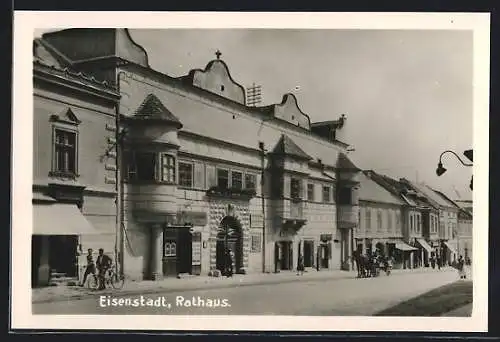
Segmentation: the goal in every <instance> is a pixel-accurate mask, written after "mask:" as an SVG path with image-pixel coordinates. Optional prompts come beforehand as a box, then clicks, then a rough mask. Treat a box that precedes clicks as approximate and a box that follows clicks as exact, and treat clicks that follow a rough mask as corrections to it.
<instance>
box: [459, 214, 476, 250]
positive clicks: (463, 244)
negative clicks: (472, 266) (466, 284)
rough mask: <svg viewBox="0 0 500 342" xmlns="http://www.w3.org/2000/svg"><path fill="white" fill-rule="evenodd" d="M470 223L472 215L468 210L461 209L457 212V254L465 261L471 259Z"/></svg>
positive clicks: (471, 231)
mask: <svg viewBox="0 0 500 342" xmlns="http://www.w3.org/2000/svg"><path fill="white" fill-rule="evenodd" d="M472 221H473V218H472V213H470V212H469V211H468V210H464V209H461V210H460V211H459V212H458V235H457V246H458V254H459V255H461V256H463V257H464V258H465V259H472V250H473V248H472V247H473V246H472V236H473V230H472V227H473V225H472V224H473V222H472Z"/></svg>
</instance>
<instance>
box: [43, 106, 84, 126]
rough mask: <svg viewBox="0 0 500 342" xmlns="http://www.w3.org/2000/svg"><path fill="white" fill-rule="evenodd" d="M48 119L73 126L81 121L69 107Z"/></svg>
mask: <svg viewBox="0 0 500 342" xmlns="http://www.w3.org/2000/svg"><path fill="white" fill-rule="evenodd" d="M50 121H52V122H59V123H63V124H68V125H74V126H78V125H79V124H80V123H81V121H80V120H79V119H78V117H77V116H76V115H75V113H74V112H73V110H71V108H66V109H65V110H63V111H62V112H61V113H59V114H54V115H52V116H51V117H50Z"/></svg>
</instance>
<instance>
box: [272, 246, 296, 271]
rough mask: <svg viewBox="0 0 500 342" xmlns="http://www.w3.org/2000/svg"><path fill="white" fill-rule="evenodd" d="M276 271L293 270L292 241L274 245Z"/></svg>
mask: <svg viewBox="0 0 500 342" xmlns="http://www.w3.org/2000/svg"><path fill="white" fill-rule="evenodd" d="M274 252H275V263H276V269H277V270H282V271H290V270H293V247H292V242H291V241H278V242H276V243H275V245H274Z"/></svg>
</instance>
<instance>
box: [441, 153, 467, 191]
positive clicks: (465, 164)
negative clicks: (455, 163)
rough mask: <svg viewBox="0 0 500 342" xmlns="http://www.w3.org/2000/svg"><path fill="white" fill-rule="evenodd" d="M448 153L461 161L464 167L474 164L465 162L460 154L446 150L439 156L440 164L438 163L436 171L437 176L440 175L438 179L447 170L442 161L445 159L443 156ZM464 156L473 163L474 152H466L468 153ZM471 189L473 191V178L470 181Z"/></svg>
mask: <svg viewBox="0 0 500 342" xmlns="http://www.w3.org/2000/svg"><path fill="white" fill-rule="evenodd" d="M446 153H451V154H453V155H454V156H455V157H457V159H458V160H459V161H460V163H462V165H464V166H472V163H470V164H469V163H466V162H464V161H463V160H462V159H461V158H460V157H459V156H458V154H456V153H455V152H453V151H451V150H446V151H444V152H443V153H441V155H440V156H439V162H438V166H437V169H436V174H437V175H438V177H440V176H442V175H443V174H444V173H445V172H446V168H445V167H444V166H443V163H442V161H441V159H442V158H443V155H444V154H446ZM464 156H466V157H467V159H469V160H470V161H471V162H472V159H473V156H472V150H466V151H464ZM469 187H470V189H471V190H472V177H471V179H470V184H469Z"/></svg>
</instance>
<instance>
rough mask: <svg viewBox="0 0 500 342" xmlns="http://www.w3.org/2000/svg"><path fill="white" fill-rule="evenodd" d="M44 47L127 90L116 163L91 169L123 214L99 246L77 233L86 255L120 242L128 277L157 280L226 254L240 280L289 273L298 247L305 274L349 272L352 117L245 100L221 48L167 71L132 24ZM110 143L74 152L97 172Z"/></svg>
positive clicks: (213, 264)
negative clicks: (192, 64) (102, 170)
mask: <svg viewBox="0 0 500 342" xmlns="http://www.w3.org/2000/svg"><path fill="white" fill-rule="evenodd" d="M40 41H41V42H39V43H42V44H43V46H44V48H45V52H46V53H48V54H50V56H51V57H50V58H54V59H55V60H57V62H58V63H59V64H60V65H59V67H61V68H62V67H64V68H68V69H71V70H76V71H78V72H81V73H84V74H87V75H92V77H93V79H94V80H95V79H97V80H100V81H102V82H105V84H106V85H110V86H111V87H112V88H113V89H114V91H116V93H117V94H118V97H117V99H116V100H113V101H116V110H115V112H114V113H108V112H107V113H106V114H105V115H104V114H103V117H105V118H106V120H103V121H102V125H103V130H104V127H108V128H110V127H112V128H113V129H114V130H115V132H114V133H115V135H114V138H113V139H108V140H106V139H105V141H106V142H107V143H110V141H111V142H112V144H111V145H113V143H114V145H113V146H112V147H113V148H114V152H113V153H112V154H111V155H112V156H113V157H114V158H115V164H114V165H115V168H114V169H113V170H115V171H113V172H110V173H108V174H106V175H105V176H104V174H103V175H101V174H96V177H97V178H99V177H103V179H96V178H90V177H85V176H84V175H81V179H82V180H85V179H87V180H88V182H89V183H95V182H103V183H105V184H109V186H108V185H106V186H108V187H109V194H108V196H107V198H108V197H114V198H115V201H111V200H107V201H103V202H102V206H101V208H100V210H105V211H107V212H110V213H111V212H115V213H116V216H114V217H115V220H114V221H113V220H109V221H108V222H109V227H103V226H102V225H100V226H98V227H94V229H95V231H96V232H94V233H93V234H94V235H95V234H99V231H100V230H101V231H102V232H106V234H105V235H103V240H102V241H99V239H96V238H92V239H85V238H81V239H80V241H79V244H80V246H79V250H80V251H83V252H82V254H84V251H86V250H87V249H88V248H93V249H94V250H97V249H98V248H100V247H101V245H103V246H104V245H106V246H113V245H114V246H115V248H113V249H114V250H113V249H111V250H109V249H110V248H107V252H109V253H110V254H112V255H113V256H114V259H115V260H116V262H117V263H118V264H119V265H121V266H122V267H123V271H124V273H125V275H126V276H127V277H130V278H134V279H152V280H157V279H161V278H163V277H169V276H179V275H182V274H193V275H207V274H216V273H217V272H216V270H221V269H222V268H223V267H224V263H225V258H224V252H225V251H226V250H228V249H229V250H231V251H232V252H233V254H234V260H233V264H234V270H235V272H236V273H241V274H246V273H261V272H271V273H272V272H285V271H293V270H295V269H296V267H297V262H298V257H299V255H302V256H303V259H304V264H305V266H306V268H308V267H309V268H317V269H319V270H321V269H329V270H334V269H339V270H340V269H344V270H348V269H350V268H351V267H352V259H351V258H350V257H351V256H352V251H353V245H354V236H353V229H355V228H356V226H357V224H358V222H359V219H358V218H359V206H358V197H359V195H358V193H359V179H358V177H359V175H360V174H359V171H360V170H359V169H358V168H357V167H356V166H355V165H354V164H353V163H352V162H351V161H350V160H349V158H348V156H347V154H348V152H347V148H348V144H347V143H346V142H345V141H344V140H345V139H346V138H348V137H346V134H347V131H346V126H347V125H348V123H347V119H346V117H345V116H343V115H342V116H341V115H335V117H334V118H332V120H331V121H326V122H311V119H310V117H309V116H308V115H307V114H306V113H304V112H303V111H302V110H301V109H300V106H299V103H298V101H297V98H296V96H295V95H293V94H285V95H284V96H283V99H282V101H281V103H277V104H273V105H268V106H261V107H254V106H248V105H247V104H246V94H245V88H244V87H243V86H242V85H240V84H239V83H238V82H237V81H236V80H234V79H233V78H232V77H231V74H230V70H229V68H228V66H227V65H226V63H225V62H224V61H223V59H222V58H221V55H220V54H219V53H218V54H217V56H216V58H215V59H214V60H212V61H210V62H209V63H208V64H207V65H206V67H205V68H204V69H195V70H191V71H190V72H189V73H188V74H187V75H186V76H183V77H179V78H174V77H171V76H168V75H166V74H164V73H160V72H158V71H155V70H153V69H152V68H151V67H150V66H149V63H148V55H147V52H146V51H145V50H144V49H143V48H142V47H141V46H139V45H137V44H136V43H135V42H134V41H133V40H132V39H131V37H130V35H129V32H128V30H126V29H69V30H62V31H57V32H51V33H47V34H44V35H43V36H42V38H40ZM42 57H43V56H42ZM68 108H69V110H72V107H71V105H69V107H68ZM109 108H113V106H112V105H111V103H110V107H109ZM54 114H57V113H54ZM35 116H37V108H36V104H35ZM70 116H71V115H70ZM110 117H112V118H113V121H112V122H109V118H110ZM78 120H82V121H83V119H82V118H79V119H78ZM82 125H85V122H82ZM89 134H91V133H89ZM94 134H96V135H97V134H100V133H99V132H98V131H97V130H95V131H94ZM95 139H96V140H99V139H101V138H100V137H98V136H96V137H95ZM103 139H104V138H103ZM87 140H88V138H87ZM101 145H102V144H101ZM101 145H99V144H95V143H94V144H90V143H89V144H83V143H79V144H77V146H78V149H79V151H80V152H79V153H78V154H75V156H74V158H77V162H78V163H79V165H82V164H87V166H86V168H84V169H88V170H89V173H92V171H91V170H92V168H96V167H97V168H98V167H100V166H99V163H104V162H103V161H102V160H99V158H95V156H96V155H97V151H93V150H92V149H96V148H101ZM100 152H101V151H100ZM104 167H105V166H104ZM82 170H83V169H82ZM92 174H95V173H92ZM48 177H49V178H50V177H51V176H50V175H48ZM104 177H106V178H104ZM113 177H114V178H113ZM69 186H70V185H69ZM83 186H87V188H92V186H93V184H84V185H83ZM34 205H35V204H34ZM78 207H79V208H80V209H81V210H82V211H85V203H83V204H82V203H79V205H78ZM82 208H83V209H82ZM105 208H107V209H105ZM34 224H35V225H36V224H37V223H36V221H35V222H34ZM54 224H56V223H54ZM111 231H116V232H117V234H116V236H113V234H110V233H109V232H111ZM83 235H84V234H83ZM104 236H105V237H104ZM106 239H108V240H109V241H108V240H106ZM104 240H106V241H108V242H107V243H106V242H105V241H104ZM85 241H89V242H88V243H86V242H85ZM115 251H116V252H115ZM82 262H83V261H82Z"/></svg>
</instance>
